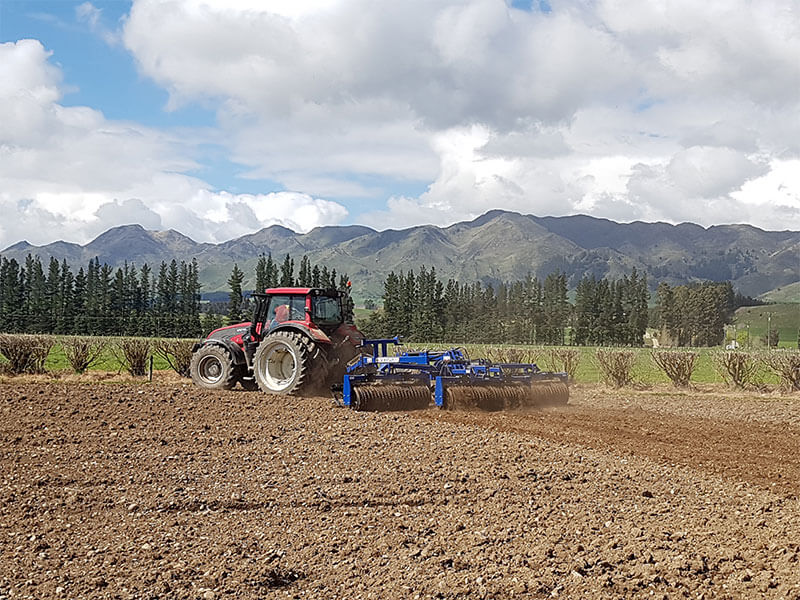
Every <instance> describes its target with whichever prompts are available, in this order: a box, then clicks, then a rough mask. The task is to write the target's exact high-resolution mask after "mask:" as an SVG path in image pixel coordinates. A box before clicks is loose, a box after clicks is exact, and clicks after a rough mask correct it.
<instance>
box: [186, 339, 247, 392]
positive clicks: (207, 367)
mask: <svg viewBox="0 0 800 600" xmlns="http://www.w3.org/2000/svg"><path fill="white" fill-rule="evenodd" d="M189 374H190V375H191V377H192V381H193V382H194V383H195V385H198V386H200V387H203V388H206V389H209V390H230V389H233V386H235V385H236V379H237V378H236V367H235V366H234V364H233V359H232V358H231V355H230V353H229V352H228V351H227V350H226V349H225V348H222V347H221V346H213V345H208V346H203V347H201V348H199V349H198V350H197V351H196V352H195V353H194V354H192V361H191V363H190V364H189Z"/></svg>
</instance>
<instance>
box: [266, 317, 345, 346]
mask: <svg viewBox="0 0 800 600" xmlns="http://www.w3.org/2000/svg"><path fill="white" fill-rule="evenodd" d="M275 331H295V332H298V333H301V334H303V335H304V336H306V337H307V338H309V339H311V340H314V341H315V342H317V343H318V344H331V343H332V342H331V338H329V337H328V336H327V335H325V332H323V331H322V330H321V329H317V328H316V327H306V325H304V324H303V323H299V322H287V323H284V324H281V325H278V326H277V327H273V328H271V329H270V330H269V333H274V332H275Z"/></svg>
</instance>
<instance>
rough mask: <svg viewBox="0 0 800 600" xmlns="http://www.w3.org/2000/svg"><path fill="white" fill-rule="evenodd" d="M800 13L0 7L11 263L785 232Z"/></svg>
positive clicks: (764, 6)
mask: <svg viewBox="0 0 800 600" xmlns="http://www.w3.org/2000/svg"><path fill="white" fill-rule="evenodd" d="M798 10H799V9H798V5H797V3H796V2H793V1H792V0H774V1H764V2H761V3H757V4H755V5H754V4H753V3H749V2H745V1H744V0H732V1H731V2H730V3H729V5H728V6H719V5H715V6H697V5H696V3H688V2H680V1H676V0H670V1H667V2H658V3H650V2H641V1H639V2H632V1H631V2H622V3H620V2H611V1H610V0H608V1H606V0H598V1H597V2H593V3H584V2H578V1H575V2H566V1H565V2H555V1H553V2H547V1H544V0H513V1H510V2H508V3H506V2H504V1H503V0H436V1H434V0H424V1H420V2H408V3H386V4H381V3H375V2H372V1H369V0H307V1H305V2H302V3H298V2H294V1H292V0H228V1H225V2H223V1H221V0H220V1H216V0H207V1H205V2H201V1H200V0H170V1H167V0H133V1H101V0H97V1H94V2H74V1H71V0H26V1H22V0H0V111H2V114H4V115H6V118H5V119H4V120H5V125H0V151H2V152H3V153H4V160H3V161H1V162H0V209H1V210H3V212H4V214H7V215H10V216H11V217H10V218H7V219H4V220H3V221H2V222H0V248H3V247H6V246H8V245H10V244H13V243H15V242H17V241H19V240H20V239H28V240H29V241H31V242H32V243H47V242H50V241H54V240H55V239H66V240H69V241H76V242H81V243H84V242H86V241H89V240H90V239H92V238H93V237H94V236H96V235H98V234H99V233H101V232H102V231H104V230H105V229H107V228H108V227H112V226H115V225H120V224H125V223H128V222H139V223H141V224H143V225H144V226H146V227H148V228H152V229H167V228H174V229H177V230H179V231H181V232H182V233H185V234H187V235H190V236H191V237H193V238H195V239H198V240H203V241H223V240H225V239H230V238H232V237H235V236H238V235H242V234H244V233H248V232H250V231H255V230H257V229H259V228H261V227H265V226H268V225H270V224H273V223H279V224H282V225H285V226H288V227H291V228H293V229H296V230H300V231H306V230H309V229H311V228H313V227H315V226H319V225H327V224H347V223H362V224H366V225H370V226H372V227H375V228H378V229H385V228H399V227H406V226H411V225H415V224H420V223H434V224H439V225H447V224H450V223H453V222H456V221H459V220H464V219H469V218H474V217H476V216H478V215H480V214H483V213H484V212H486V211H488V210H491V209H494V208H503V209H508V210H515V211H519V212H523V213H531V214H537V215H564V214H575V213H585V214H592V215H595V216H598V217H606V218H611V219H615V220H619V221H632V220H647V221H656V220H661V221H667V222H675V223H677V222H682V221H694V222H698V223H700V224H702V225H706V226H708V225H713V224H718V223H726V222H744V223H752V224H754V225H757V226H760V227H763V228H768V229H784V228H794V229H798V228H800V175H798V173H800V162H799V161H798V153H800V148H799V146H798V144H799V143H798V139H800V124H798V123H797V119H796V114H797V112H798V109H799V108H800V98H799V96H800V94H797V92H796V90H797V89H800V64H799V63H798V61H797V56H798V55H800V42H799V41H798V40H800V15H798Z"/></svg>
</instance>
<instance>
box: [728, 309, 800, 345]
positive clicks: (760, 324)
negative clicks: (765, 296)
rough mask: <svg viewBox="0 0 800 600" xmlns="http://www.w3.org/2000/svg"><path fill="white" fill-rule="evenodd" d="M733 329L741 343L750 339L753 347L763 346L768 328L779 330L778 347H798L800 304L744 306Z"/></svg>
mask: <svg viewBox="0 0 800 600" xmlns="http://www.w3.org/2000/svg"><path fill="white" fill-rule="evenodd" d="M733 327H735V329H736V331H737V338H738V339H739V342H740V343H744V341H745V340H746V339H747V337H748V333H749V337H750V342H751V344H752V345H753V346H760V345H763V341H762V338H764V337H765V336H766V335H767V327H770V328H771V329H772V330H775V329H777V330H778V336H779V337H778V345H779V346H782V347H789V348H795V347H797V331H798V329H800V304H767V305H765V306H743V307H742V308H740V309H739V310H737V311H736V314H735V315H734V321H733Z"/></svg>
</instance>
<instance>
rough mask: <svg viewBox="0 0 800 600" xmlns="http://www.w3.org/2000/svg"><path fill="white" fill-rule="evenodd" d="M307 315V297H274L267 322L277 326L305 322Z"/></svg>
mask: <svg viewBox="0 0 800 600" xmlns="http://www.w3.org/2000/svg"><path fill="white" fill-rule="evenodd" d="M305 314H306V298H305V296H288V295H287V296H273V297H272V298H270V300H269V307H268V308H267V322H268V323H269V324H270V326H275V325H277V324H279V323H283V322H284V321H303V320H305Z"/></svg>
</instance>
